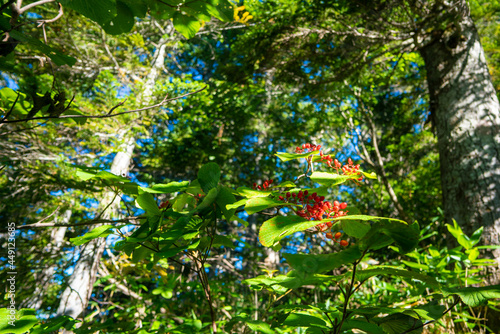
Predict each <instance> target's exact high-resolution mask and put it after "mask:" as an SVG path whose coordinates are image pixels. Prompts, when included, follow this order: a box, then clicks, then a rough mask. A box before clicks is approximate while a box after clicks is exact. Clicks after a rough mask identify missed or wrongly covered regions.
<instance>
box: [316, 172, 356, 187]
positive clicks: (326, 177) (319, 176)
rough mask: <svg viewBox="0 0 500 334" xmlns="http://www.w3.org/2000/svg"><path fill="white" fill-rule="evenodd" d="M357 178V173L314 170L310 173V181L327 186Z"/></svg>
mask: <svg viewBox="0 0 500 334" xmlns="http://www.w3.org/2000/svg"><path fill="white" fill-rule="evenodd" d="M358 178H359V176H358V175H340V174H337V173H325V172H314V173H312V174H311V180H312V181H314V182H316V183H319V184H321V185H324V186H328V187H331V186H335V185H337V184H341V183H344V182H346V181H349V180H352V179H358Z"/></svg>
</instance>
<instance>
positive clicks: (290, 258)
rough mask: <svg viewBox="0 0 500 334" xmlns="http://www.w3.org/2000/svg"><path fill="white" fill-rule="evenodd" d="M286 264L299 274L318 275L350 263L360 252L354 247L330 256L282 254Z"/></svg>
mask: <svg viewBox="0 0 500 334" xmlns="http://www.w3.org/2000/svg"><path fill="white" fill-rule="evenodd" d="M283 257H284V258H285V259H286V260H287V262H288V264H289V265H290V266H291V267H292V268H294V269H295V270H297V271H299V272H304V273H308V274H320V273H324V272H327V271H330V270H332V269H335V268H339V267H340V266H342V265H345V264H349V263H352V262H354V261H356V260H357V259H359V258H360V257H361V251H360V249H359V247H357V246H356V245H354V246H351V247H349V248H347V249H344V250H342V251H340V252H337V253H330V254H319V255H312V254H287V253H285V254H283Z"/></svg>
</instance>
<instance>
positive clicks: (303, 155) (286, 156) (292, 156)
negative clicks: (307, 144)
mask: <svg viewBox="0 0 500 334" xmlns="http://www.w3.org/2000/svg"><path fill="white" fill-rule="evenodd" d="M318 153H319V151H312V152H309V153H300V154H299V153H287V152H278V153H276V154H275V156H277V157H278V158H280V159H281V160H283V161H289V160H294V159H302V158H307V157H308V156H310V155H313V154H318Z"/></svg>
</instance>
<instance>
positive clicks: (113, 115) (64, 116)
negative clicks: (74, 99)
mask: <svg viewBox="0 0 500 334" xmlns="http://www.w3.org/2000/svg"><path fill="white" fill-rule="evenodd" d="M207 87H208V86H205V87H203V88H200V89H198V90H195V91H194V92H190V93H186V94H183V95H180V96H177V97H173V98H170V99H167V98H166V97H165V98H164V99H163V100H162V101H161V102H160V103H157V104H155V105H152V106H149V107H144V108H140V109H134V110H127V111H123V112H119V113H116V114H110V113H108V114H106V115H91V116H85V115H60V116H43V117H32V118H23V119H16V120H12V121H6V120H5V121H1V122H0V123H20V122H28V121H33V120H40V119H61V118H84V119H87V118H110V117H116V116H120V115H125V114H130V113H135V112H139V111H145V110H149V109H153V108H157V107H161V106H162V105H164V104H165V103H167V102H170V101H174V100H178V99H182V98H183V97H186V96H189V95H193V94H196V93H199V92H201V91H202V90H204V89H206V88H207ZM121 104H123V102H121ZM112 109H116V106H114V107H113V108H112ZM111 111H112V110H111Z"/></svg>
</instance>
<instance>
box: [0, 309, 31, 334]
mask: <svg viewBox="0 0 500 334" xmlns="http://www.w3.org/2000/svg"><path fill="white" fill-rule="evenodd" d="M12 323H13V326H12ZM37 323H38V319H37V318H36V316H35V310H32V309H21V310H19V311H17V310H15V309H14V310H12V312H11V311H10V310H9V309H7V308H1V309H0V333H2V334H3V333H13V334H23V333H26V332H28V331H29V330H30V329H31V328H32V327H33V326H35V324H37Z"/></svg>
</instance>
